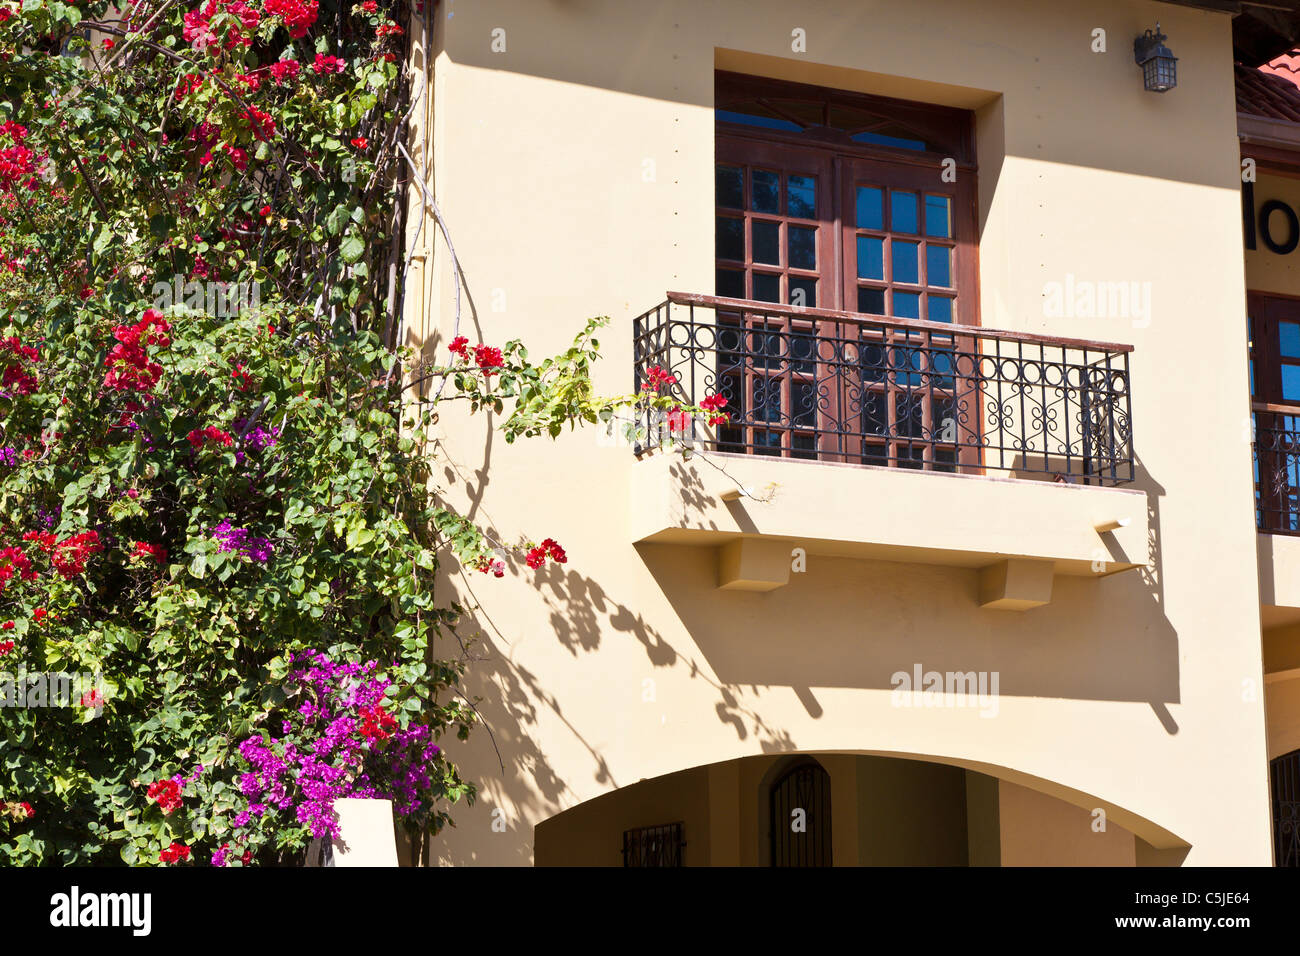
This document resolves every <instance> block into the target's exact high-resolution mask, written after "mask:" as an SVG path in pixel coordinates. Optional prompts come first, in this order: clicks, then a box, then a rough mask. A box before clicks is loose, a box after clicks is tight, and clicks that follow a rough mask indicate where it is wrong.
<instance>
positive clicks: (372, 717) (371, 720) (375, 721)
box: [357, 704, 397, 740]
mask: <svg viewBox="0 0 1300 956" xmlns="http://www.w3.org/2000/svg"><path fill="white" fill-rule="evenodd" d="M357 712H358V713H359V714H360V715H361V728H360V731H361V736H362V737H365V738H366V739H367V740H384V739H386V738H388V737H391V736H392V735H393V731H394V730H396V729H397V721H396V720H394V719H393V718H392V717H391V716H389V715H388V713H387V712H386V711H385V710H384V708H383V707H382V706H381V705H379V704H375V706H373V707H362V708H361V709H360V710H359V711H357Z"/></svg>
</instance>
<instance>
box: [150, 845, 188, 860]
mask: <svg viewBox="0 0 1300 956" xmlns="http://www.w3.org/2000/svg"><path fill="white" fill-rule="evenodd" d="M189 858H190V848H189V847H187V846H186V845H185V844H184V843H173V844H172V845H171V846H169V847H168V848H167V849H165V850H163V851H162V852H161V853H159V854H158V859H159V861H160V862H162V863H178V862H180V861H181V860H188V859H189Z"/></svg>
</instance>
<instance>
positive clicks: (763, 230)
mask: <svg viewBox="0 0 1300 956" xmlns="http://www.w3.org/2000/svg"><path fill="white" fill-rule="evenodd" d="M751 229H752V231H753V234H752V235H751V236H750V240H751V241H752V243H753V245H752V246H751V247H750V248H751V250H752V254H753V256H754V261H755V262H762V263H764V264H766V265H772V266H779V265H780V264H781V224H780V223H776V222H766V221H764V220H761V219H755V220H754V221H753V223H751Z"/></svg>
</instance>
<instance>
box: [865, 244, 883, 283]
mask: <svg viewBox="0 0 1300 956" xmlns="http://www.w3.org/2000/svg"><path fill="white" fill-rule="evenodd" d="M884 277H885V240H884V239H877V238H875V237H874V236H858V278H859V279H883V278H884Z"/></svg>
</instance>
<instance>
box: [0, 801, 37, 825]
mask: <svg viewBox="0 0 1300 956" xmlns="http://www.w3.org/2000/svg"><path fill="white" fill-rule="evenodd" d="M0 813H4V814H7V815H9V816H11V817H13V818H14V819H15V820H30V819H31V818H32V817H34V816H35V815H36V813H35V811H33V810H32V805H31V804H30V803H27V802H26V801H24V802H22V803H5V802H4V801H3V800H0Z"/></svg>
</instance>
